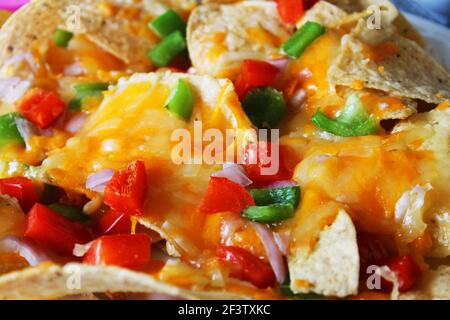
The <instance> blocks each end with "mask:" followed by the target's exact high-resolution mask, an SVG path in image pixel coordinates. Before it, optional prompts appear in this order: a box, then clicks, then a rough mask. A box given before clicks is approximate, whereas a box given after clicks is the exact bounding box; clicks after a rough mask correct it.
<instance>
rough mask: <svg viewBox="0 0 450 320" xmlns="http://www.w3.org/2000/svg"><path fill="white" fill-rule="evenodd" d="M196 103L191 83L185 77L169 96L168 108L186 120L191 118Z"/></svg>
mask: <svg viewBox="0 0 450 320" xmlns="http://www.w3.org/2000/svg"><path fill="white" fill-rule="evenodd" d="M194 105H195V101H194V95H193V94H192V90H191V88H190V87H189V84H188V83H187V82H186V81H184V80H183V79H180V80H178V83H177V86H176V88H175V90H174V91H173V93H172V95H171V97H170V98H169V102H168V104H167V109H168V110H169V111H170V112H172V113H174V114H176V115H178V116H179V117H181V118H183V119H184V120H189V119H190V118H191V115H192V111H193V110H194Z"/></svg>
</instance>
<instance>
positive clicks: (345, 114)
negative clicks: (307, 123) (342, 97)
mask: <svg viewBox="0 0 450 320" xmlns="http://www.w3.org/2000/svg"><path fill="white" fill-rule="evenodd" d="M311 121H312V123H313V124H314V125H315V126H316V127H317V128H319V129H321V130H324V131H326V132H329V133H332V134H334V135H336V136H341V137H357V136H367V135H370V134H373V133H375V132H377V130H378V124H377V121H376V119H375V118H374V117H372V116H369V115H368V114H367V112H366V110H365V109H364V106H363V105H362V103H361V100H360V99H359V96H358V95H357V94H356V95H352V96H350V97H349V98H348V99H347V102H346V105H345V107H344V109H343V110H342V112H341V114H340V115H339V116H338V117H337V118H336V119H330V118H328V117H327V116H326V115H325V114H324V113H323V112H322V111H320V110H318V111H316V113H315V114H314V116H313V117H312V119H311Z"/></svg>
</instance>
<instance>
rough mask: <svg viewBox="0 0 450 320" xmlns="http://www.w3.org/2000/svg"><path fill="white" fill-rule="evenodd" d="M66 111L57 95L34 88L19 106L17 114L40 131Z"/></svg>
mask: <svg viewBox="0 0 450 320" xmlns="http://www.w3.org/2000/svg"><path fill="white" fill-rule="evenodd" d="M65 109H66V105H65V103H64V102H63V101H62V100H61V98H60V97H59V96H58V94H57V93H55V92H53V91H45V90H42V89H38V88H34V89H31V90H30V91H28V92H27V93H26V94H25V96H24V97H23V98H22V100H21V101H20V104H19V112H20V113H21V114H22V115H23V116H24V117H25V118H27V119H28V120H29V121H31V122H32V123H34V124H35V125H36V126H38V127H39V128H41V129H45V128H47V127H48V126H49V125H51V124H52V123H53V122H54V121H55V120H56V119H57V118H58V117H59V116H60V115H61V114H62V113H63V112H64V110H65Z"/></svg>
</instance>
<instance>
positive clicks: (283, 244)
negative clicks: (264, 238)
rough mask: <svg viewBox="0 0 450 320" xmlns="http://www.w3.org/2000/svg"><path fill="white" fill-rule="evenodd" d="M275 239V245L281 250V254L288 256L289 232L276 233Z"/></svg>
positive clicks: (274, 234)
mask: <svg viewBox="0 0 450 320" xmlns="http://www.w3.org/2000/svg"><path fill="white" fill-rule="evenodd" d="M273 238H274V239H275V243H276V244H277V246H278V249H280V251H281V253H282V254H283V255H284V256H287V252H288V247H289V232H274V233H273Z"/></svg>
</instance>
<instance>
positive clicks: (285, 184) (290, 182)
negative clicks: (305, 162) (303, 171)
mask: <svg viewBox="0 0 450 320" xmlns="http://www.w3.org/2000/svg"><path fill="white" fill-rule="evenodd" d="M297 186H298V183H297V182H295V181H294V180H282V181H275V182H272V183H270V184H269V185H267V186H266V188H267V189H270V188H286V187H297Z"/></svg>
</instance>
